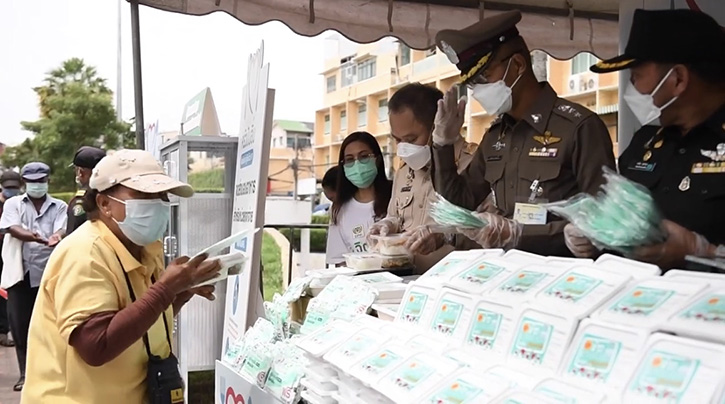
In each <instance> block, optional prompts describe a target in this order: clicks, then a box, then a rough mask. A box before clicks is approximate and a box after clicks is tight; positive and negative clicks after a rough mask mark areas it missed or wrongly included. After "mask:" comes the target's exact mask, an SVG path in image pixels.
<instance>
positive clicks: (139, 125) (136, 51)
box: [129, 0, 146, 149]
mask: <svg viewBox="0 0 725 404" xmlns="http://www.w3.org/2000/svg"><path fill="white" fill-rule="evenodd" d="M129 3H131V47H132V48H133V93H134V98H135V103H136V147H138V148H139V149H144V148H145V147H144V146H145V143H146V142H145V141H144V128H145V126H144V122H143V86H142V83H141V33H140V30H139V19H138V0H129Z"/></svg>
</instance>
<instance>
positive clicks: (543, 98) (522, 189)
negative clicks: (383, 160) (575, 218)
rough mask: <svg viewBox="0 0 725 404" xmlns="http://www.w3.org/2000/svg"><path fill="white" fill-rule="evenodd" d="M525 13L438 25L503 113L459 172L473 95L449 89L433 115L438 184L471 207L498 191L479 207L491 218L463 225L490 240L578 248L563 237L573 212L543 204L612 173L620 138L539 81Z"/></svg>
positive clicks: (478, 95) (468, 80)
mask: <svg viewBox="0 0 725 404" xmlns="http://www.w3.org/2000/svg"><path fill="white" fill-rule="evenodd" d="M520 20H521V13H520V12H519V11H510V12H505V13H500V14H497V15H496V16H493V17H490V18H484V19H483V20H481V21H479V22H477V23H475V24H473V25H471V26H469V27H467V28H464V29H461V30H443V31H440V32H439V33H438V34H437V35H436V43H437V45H438V48H439V49H440V50H441V51H442V52H443V53H444V54H445V55H446V56H447V57H448V59H449V60H450V61H451V63H454V64H455V65H456V67H458V69H459V70H460V72H461V82H462V84H463V85H466V86H468V88H469V90H470V94H471V96H472V97H473V99H475V100H476V101H477V102H478V103H479V104H481V106H483V107H484V109H485V110H486V112H487V113H488V114H490V115H494V116H497V118H496V119H495V120H494V121H493V123H492V124H491V126H490V128H489V129H488V130H487V131H486V133H485V134H484V137H483V141H482V143H481V145H480V146H479V147H478V149H477V151H476V154H475V155H474V157H473V160H472V161H471V164H469V165H468V167H467V168H466V170H464V171H463V172H462V173H460V174H459V173H458V166H457V165H456V154H455V146H454V144H455V142H456V141H457V139H458V138H459V137H460V131H461V127H462V125H463V121H464V118H465V110H466V100H465V99H461V100H459V98H458V94H457V92H458V91H457V89H455V88H453V89H451V90H449V91H448V92H447V93H446V95H445V97H444V99H443V100H441V101H439V102H438V112H437V114H436V117H435V121H434V123H435V128H434V130H433V162H434V165H435V177H434V181H433V185H434V186H435V189H436V191H437V192H438V193H440V194H441V195H442V196H443V197H444V198H446V199H447V200H449V201H450V202H452V203H454V204H456V205H459V206H461V207H464V208H467V209H470V210H474V209H476V207H477V206H479V205H480V204H481V203H482V202H484V200H485V199H486V198H487V197H489V196H491V198H492V200H493V205H494V207H495V209H493V211H486V212H483V213H478V215H480V217H481V218H482V219H483V220H484V221H485V222H486V223H488V224H487V225H486V226H484V227H483V228H480V229H465V228H461V229H458V231H459V232H460V233H462V234H464V235H466V236H467V237H469V238H470V239H471V240H473V241H474V242H476V243H477V244H479V245H481V246H482V247H484V248H504V249H510V248H518V249H521V250H524V251H529V252H533V253H538V254H542V255H557V256H571V253H570V252H569V250H568V249H567V247H566V244H565V242H564V234H563V230H564V226H565V225H566V222H565V221H564V220H561V219H560V218H558V217H555V216H553V215H551V214H548V213H547V211H546V209H545V208H544V207H543V206H542V204H543V203H546V202H555V201H559V200H563V199H567V198H569V197H571V196H574V195H576V194H578V193H580V192H586V193H589V194H596V193H597V191H598V189H599V186H600V185H601V184H602V183H603V182H604V178H603V175H602V167H603V166H606V167H609V168H611V169H614V167H615V164H614V152H613V148H612V139H611V137H610V135H609V131H608V130H607V127H606V125H605V124H604V123H603V122H602V120H601V119H600V118H599V116H597V114H596V113H594V112H593V111H591V110H590V109H588V108H586V107H584V106H582V105H579V104H576V103H573V102H570V101H568V100H565V99H562V98H559V97H558V96H557V94H556V93H555V92H554V90H553V89H552V88H551V86H550V85H549V83H546V82H543V83H539V82H538V80H537V79H536V76H535V75H534V72H533V68H532V65H531V54H530V52H529V49H528V47H527V45H526V42H525V41H524V39H523V38H522V37H521V36H520V35H519V32H518V30H517V29H516V24H517V23H518V22H519V21H520Z"/></svg>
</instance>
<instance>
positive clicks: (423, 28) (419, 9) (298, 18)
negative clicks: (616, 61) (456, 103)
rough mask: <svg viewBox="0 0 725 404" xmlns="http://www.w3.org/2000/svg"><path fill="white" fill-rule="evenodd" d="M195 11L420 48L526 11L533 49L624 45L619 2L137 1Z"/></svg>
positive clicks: (609, 53)
mask: <svg viewBox="0 0 725 404" xmlns="http://www.w3.org/2000/svg"><path fill="white" fill-rule="evenodd" d="M138 3H139V4H143V5H146V6H149V7H153V8H156V9H159V10H165V11H171V12H176V13H182V14H188V15H205V14H210V13H213V12H217V11H221V12H226V13H227V14H229V15H231V16H233V17H235V18H236V19H238V20H239V21H241V22H243V23H245V24H249V25H259V24H263V23H266V22H269V21H281V22H283V23H284V24H286V25H287V26H288V27H289V28H290V29H292V30H293V31H294V32H296V33H297V34H299V35H304V36H315V35H318V34H320V33H322V32H323V31H326V30H335V31H338V32H340V33H341V34H342V35H344V36H346V37H347V38H349V39H351V40H353V41H355V42H360V43H369V42H374V41H376V40H378V39H380V38H382V37H385V36H394V37H396V38H398V39H400V40H402V41H403V42H405V43H406V44H407V45H408V46H410V47H411V48H414V49H427V48H430V47H431V46H433V45H434V44H435V42H434V38H435V33H436V32H438V31H439V30H441V29H446V28H463V27H465V26H468V25H470V24H472V23H474V22H476V21H478V20H479V18H480V17H481V16H484V17H487V16H491V15H495V14H496V13H499V12H501V11H506V10H512V9H519V10H521V11H522V13H523V18H522V21H521V22H520V23H519V24H518V28H519V31H520V32H521V34H522V35H523V37H524V38H525V39H526V41H527V43H528V44H529V47H530V48H531V49H539V50H542V51H544V52H546V53H548V54H549V55H551V56H553V57H555V58H558V59H568V58H571V57H572V56H574V55H576V54H577V53H579V52H582V51H587V52H591V53H594V54H595V55H596V56H598V57H599V58H603V59H604V58H609V57H613V56H615V55H616V54H617V52H618V47H619V23H618V14H619V0H498V1H484V0H430V1H426V0H138Z"/></svg>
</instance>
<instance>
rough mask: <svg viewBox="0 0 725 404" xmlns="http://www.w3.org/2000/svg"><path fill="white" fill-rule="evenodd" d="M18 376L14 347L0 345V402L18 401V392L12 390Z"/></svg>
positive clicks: (11, 403)
mask: <svg viewBox="0 0 725 404" xmlns="http://www.w3.org/2000/svg"><path fill="white" fill-rule="evenodd" d="M19 377H20V373H19V372H18V360H17V358H16V357H15V348H6V347H1V346H0V404H19V403H20V393H18V392H15V391H13V386H14V385H15V383H17V381H18V378H19Z"/></svg>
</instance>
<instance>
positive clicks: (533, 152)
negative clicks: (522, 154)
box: [529, 147, 559, 157]
mask: <svg viewBox="0 0 725 404" xmlns="http://www.w3.org/2000/svg"><path fill="white" fill-rule="evenodd" d="M558 152H559V149H557V148H555V147H554V148H551V147H532V148H531V149H529V157H556V155H557V153H558Z"/></svg>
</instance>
